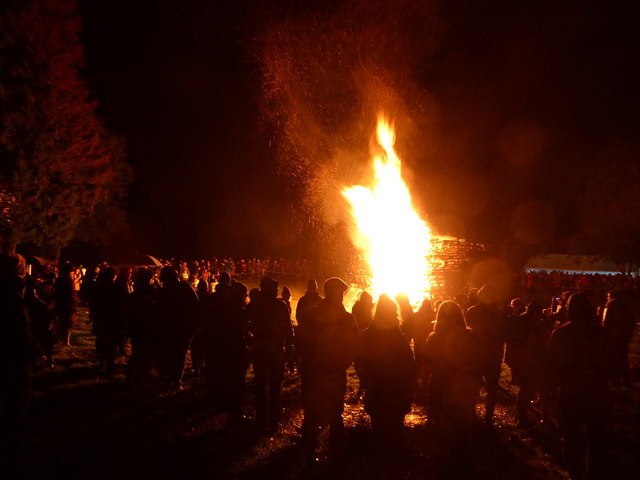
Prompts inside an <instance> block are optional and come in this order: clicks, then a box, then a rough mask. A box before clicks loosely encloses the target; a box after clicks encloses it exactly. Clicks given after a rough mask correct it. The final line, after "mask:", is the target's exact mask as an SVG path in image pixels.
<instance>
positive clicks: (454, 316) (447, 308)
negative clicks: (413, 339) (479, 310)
mask: <svg viewBox="0 0 640 480" xmlns="http://www.w3.org/2000/svg"><path fill="white" fill-rule="evenodd" d="M466 328H467V324H466V323H465V321H464V313H462V309H461V308H460V305H458V304H457V303H456V302H452V301H451V300H446V301H445V302H442V304H441V305H440V306H439V307H438V313H437V314H436V326H435V329H434V330H435V331H436V332H437V333H449V332H453V331H456V330H465V329H466Z"/></svg>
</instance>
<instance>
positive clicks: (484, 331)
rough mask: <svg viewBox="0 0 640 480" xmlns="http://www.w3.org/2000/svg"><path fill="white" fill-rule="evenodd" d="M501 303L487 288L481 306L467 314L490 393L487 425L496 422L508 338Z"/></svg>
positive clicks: (486, 404) (486, 409)
mask: <svg viewBox="0 0 640 480" xmlns="http://www.w3.org/2000/svg"><path fill="white" fill-rule="evenodd" d="M498 304H499V299H498V298H497V295H496V291H495V290H494V289H493V288H491V287H490V286H488V285H485V286H484V287H482V288H481V289H480V290H479V291H478V303H477V304H476V305H474V306H473V307H471V308H469V310H468V311H467V315H466V317H467V325H469V327H470V328H471V332H472V334H473V336H474V337H475V338H476V339H477V341H478V345H479V346H480V349H481V355H482V364H483V368H482V376H483V377H484V386H485V390H486V392H487V395H486V397H485V402H484V406H485V413H484V421H485V424H486V425H491V424H492V423H493V413H494V411H495V408H496V402H497V398H498V387H499V382H500V371H501V369H502V358H503V356H504V344H505V336H506V332H505V328H506V326H505V323H506V315H505V314H504V312H502V311H501V310H500V309H499V308H498Z"/></svg>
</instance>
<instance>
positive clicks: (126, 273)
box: [119, 267, 131, 281]
mask: <svg viewBox="0 0 640 480" xmlns="http://www.w3.org/2000/svg"><path fill="white" fill-rule="evenodd" d="M119 276H120V279H122V280H126V281H128V280H130V279H131V269H130V268H129V267H120V275H119Z"/></svg>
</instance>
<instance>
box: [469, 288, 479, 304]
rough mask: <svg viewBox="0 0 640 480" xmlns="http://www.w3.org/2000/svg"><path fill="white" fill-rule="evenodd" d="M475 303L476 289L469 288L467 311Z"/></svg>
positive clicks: (476, 297)
mask: <svg viewBox="0 0 640 480" xmlns="http://www.w3.org/2000/svg"><path fill="white" fill-rule="evenodd" d="M477 303H478V289H477V288H470V289H469V292H468V293H467V305H468V308H467V309H469V308H471V307H473V306H474V305H476V304H477Z"/></svg>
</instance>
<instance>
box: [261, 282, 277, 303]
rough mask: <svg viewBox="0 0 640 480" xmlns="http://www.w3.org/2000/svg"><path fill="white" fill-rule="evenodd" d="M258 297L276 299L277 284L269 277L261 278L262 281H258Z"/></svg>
mask: <svg viewBox="0 0 640 480" xmlns="http://www.w3.org/2000/svg"><path fill="white" fill-rule="evenodd" d="M260 295H262V296H264V297H266V298H276V297H277V296H278V282H276V281H275V280H273V279H272V278H271V277H262V280H260Z"/></svg>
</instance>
